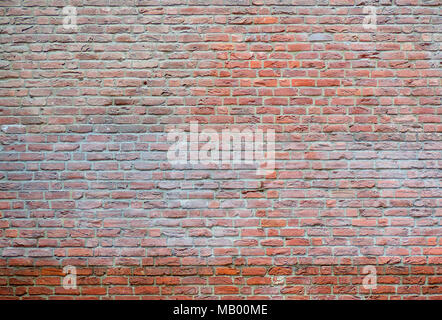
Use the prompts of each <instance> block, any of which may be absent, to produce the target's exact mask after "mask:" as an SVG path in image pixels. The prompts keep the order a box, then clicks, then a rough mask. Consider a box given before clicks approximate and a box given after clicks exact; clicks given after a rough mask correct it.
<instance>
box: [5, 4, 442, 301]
mask: <svg viewBox="0 0 442 320" xmlns="http://www.w3.org/2000/svg"><path fill="white" fill-rule="evenodd" d="M440 4H441V3H440V1H437V0H380V1H359V0H204V1H202V0H201V1H200V0H158V1H150V0H139V1H135V0H124V1H120V0H111V1H108V0H91V1H87V0H70V1H67V0H60V1H59V0H33V1H27V0H22V1H20V0H6V1H1V3H0V45H1V60H0V127H1V132H0V298H1V299H10V298H12V299H40V298H42V299H48V298H49V299H55V298H72V299H79V298H81V299H83V298H99V299H122V298H132V299H141V298H143V299H177V298H179V299H229V298H236V299H256V298H260V299H267V298H271V299H441V298H442V287H441V283H442V276H441V273H442V265H441V264H442V249H441V243H442V239H441V231H442V229H441V226H440V223H441V215H442V210H441V176H442V171H441V164H442V162H441V160H442V142H441V139H442V135H441V131H442V124H441V107H440V96H441V86H440V85H441V83H440V81H441V80H440V76H441V69H440V51H439V50H440V43H441V33H440V30H441V26H440ZM68 5H70V6H73V7H74V8H75V9H76V13H77V16H76V18H77V21H76V22H77V29H66V28H65V27H64V26H63V22H64V21H65V22H69V23H71V22H72V20H69V19H68V20H64V19H66V17H67V16H66V14H64V13H63V7H65V6H68ZM364 6H373V7H375V11H376V24H375V28H373V25H372V27H370V28H367V27H365V26H364V21H365V20H364V19H366V17H367V16H368V15H370V11H366V12H364ZM370 21H371V22H373V21H372V20H369V22H370ZM192 121H193V122H197V123H198V125H199V128H200V130H202V129H204V128H212V129H215V130H217V131H218V132H220V131H221V130H222V129H234V128H237V129H240V130H244V129H247V128H248V129H250V130H255V131H256V130H258V129H262V130H264V131H267V130H270V129H273V130H275V132H276V142H275V151H276V161H275V170H274V172H270V173H268V174H266V175H264V176H259V175H257V174H256V165H245V164H239V165H235V164H229V163H227V164H219V165H218V164H207V165H204V164H201V163H197V164H190V163H186V164H173V163H171V162H170V161H169V160H168V158H167V152H168V150H169V148H170V146H171V145H172V142H171V141H168V139H167V135H168V132H169V131H170V130H173V129H182V130H187V131H188V130H189V124H190V122H192ZM258 165H259V164H258ZM65 266H72V267H75V268H76V271H77V288H76V289H65V288H63V286H62V282H63V279H65V276H66V272H63V267H65ZM372 267H374V268H375V270H376V284H377V286H376V289H374V288H369V289H366V288H364V284H363V281H364V278H365V277H366V276H367V271H366V270H369V268H372ZM367 268H368V269H367Z"/></svg>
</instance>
